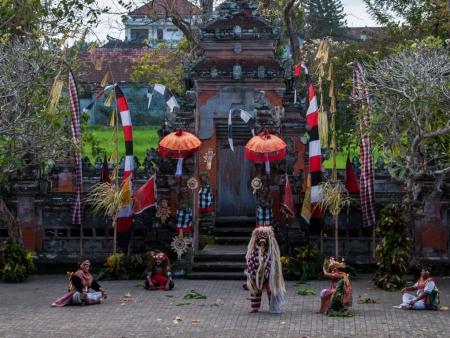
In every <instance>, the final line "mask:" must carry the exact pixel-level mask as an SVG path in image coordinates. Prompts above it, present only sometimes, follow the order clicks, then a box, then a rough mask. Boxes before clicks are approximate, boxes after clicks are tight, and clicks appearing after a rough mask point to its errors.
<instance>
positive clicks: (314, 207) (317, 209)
mask: <svg viewBox="0 0 450 338" xmlns="http://www.w3.org/2000/svg"><path fill="white" fill-rule="evenodd" d="M322 215H323V210H322V208H321V206H320V203H311V218H322Z"/></svg>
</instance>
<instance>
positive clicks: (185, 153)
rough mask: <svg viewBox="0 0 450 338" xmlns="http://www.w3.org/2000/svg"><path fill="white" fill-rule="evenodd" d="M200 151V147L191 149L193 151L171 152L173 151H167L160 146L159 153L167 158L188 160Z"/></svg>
mask: <svg viewBox="0 0 450 338" xmlns="http://www.w3.org/2000/svg"><path fill="white" fill-rule="evenodd" d="M198 149H200V147H198V148H195V149H191V150H187V151H176V150H171V149H167V148H164V147H161V146H159V147H158V152H159V153H160V154H161V155H162V156H164V157H167V158H186V157H188V156H189V155H191V154H193V153H195V152H196V151H197V150H198Z"/></svg>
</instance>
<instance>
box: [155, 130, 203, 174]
mask: <svg viewBox="0 0 450 338" xmlns="http://www.w3.org/2000/svg"><path fill="white" fill-rule="evenodd" d="M201 144H202V142H201V141H200V140H199V139H198V138H197V136H195V135H194V134H191V133H190V132H188V131H185V130H177V131H174V132H172V133H170V134H168V135H166V136H165V137H164V138H163V139H162V140H161V141H160V142H159V148H158V151H159V153H160V154H161V155H162V156H164V157H168V158H178V164H177V172H176V176H181V172H182V165H183V158H185V157H188V156H189V155H191V154H193V153H195V152H196V151H197V150H198V149H199V148H200V145H201Z"/></svg>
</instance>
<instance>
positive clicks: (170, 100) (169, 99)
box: [147, 84, 180, 113]
mask: <svg viewBox="0 0 450 338" xmlns="http://www.w3.org/2000/svg"><path fill="white" fill-rule="evenodd" d="M155 92H156V93H159V94H161V95H162V96H163V97H164V100H165V101H166V104H167V106H168V107H169V109H170V112H171V113H173V110H174V109H175V108H178V109H179V108H180V106H179V104H178V102H177V99H176V98H175V96H174V95H173V94H172V92H171V91H170V89H168V88H167V87H166V86H164V85H162V84H155V85H153V86H151V87H149V88H148V90H147V97H148V106H147V108H150V104H151V103H152V97H153V95H154V94H155Z"/></svg>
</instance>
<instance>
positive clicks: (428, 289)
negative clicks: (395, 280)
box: [399, 268, 439, 310]
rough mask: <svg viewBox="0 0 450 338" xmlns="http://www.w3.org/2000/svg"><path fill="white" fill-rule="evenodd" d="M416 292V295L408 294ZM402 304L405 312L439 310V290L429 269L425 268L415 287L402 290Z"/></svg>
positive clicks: (401, 306)
mask: <svg viewBox="0 0 450 338" xmlns="http://www.w3.org/2000/svg"><path fill="white" fill-rule="evenodd" d="M407 291H416V295H415V296H414V295H412V294H410V293H406V292H407ZM401 292H402V293H403V297H402V304H400V306H399V307H400V308H402V309H405V310H439V290H438V288H437V287H436V282H435V280H434V279H433V278H432V277H430V271H429V269H428V268H423V269H422V271H421V273H420V278H419V280H418V281H417V282H416V283H415V284H414V285H413V286H409V287H406V288H404V289H402V291H401Z"/></svg>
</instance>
